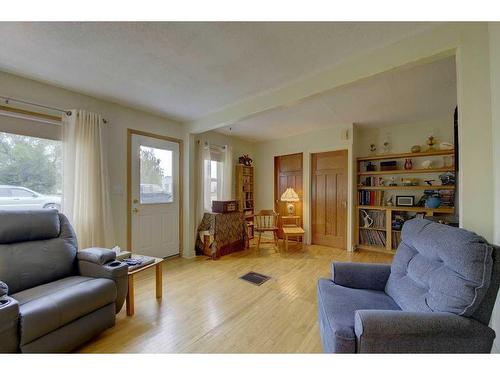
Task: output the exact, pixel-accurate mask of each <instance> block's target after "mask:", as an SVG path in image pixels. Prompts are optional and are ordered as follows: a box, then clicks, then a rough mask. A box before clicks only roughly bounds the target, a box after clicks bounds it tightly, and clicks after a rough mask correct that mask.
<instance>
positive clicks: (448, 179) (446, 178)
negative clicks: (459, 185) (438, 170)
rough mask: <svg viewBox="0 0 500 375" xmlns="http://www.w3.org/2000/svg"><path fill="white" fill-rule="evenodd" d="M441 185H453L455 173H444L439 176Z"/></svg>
mask: <svg viewBox="0 0 500 375" xmlns="http://www.w3.org/2000/svg"><path fill="white" fill-rule="evenodd" d="M439 179H440V180H441V184H442V185H455V173H453V172H445V173H443V174H440V175H439Z"/></svg>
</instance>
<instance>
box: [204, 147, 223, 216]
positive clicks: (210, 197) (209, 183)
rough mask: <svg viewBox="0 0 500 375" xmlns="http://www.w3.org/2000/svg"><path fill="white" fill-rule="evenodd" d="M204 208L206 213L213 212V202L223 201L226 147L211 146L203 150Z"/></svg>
mask: <svg viewBox="0 0 500 375" xmlns="http://www.w3.org/2000/svg"><path fill="white" fill-rule="evenodd" d="M202 152H204V155H203V158H204V164H203V181H204V183H203V198H202V199H203V207H204V210H205V211H208V212H210V211H212V202H213V201H215V200H223V199H224V198H223V191H224V187H223V185H224V183H223V178H224V176H223V172H224V166H225V163H224V160H225V158H226V149H225V147H219V146H213V145H212V146H209V147H207V146H206V145H205V147H204V148H203V151H202Z"/></svg>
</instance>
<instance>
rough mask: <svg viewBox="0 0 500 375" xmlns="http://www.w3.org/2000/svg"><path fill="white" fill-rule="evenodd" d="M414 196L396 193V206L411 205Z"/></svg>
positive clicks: (413, 203)
mask: <svg viewBox="0 0 500 375" xmlns="http://www.w3.org/2000/svg"><path fill="white" fill-rule="evenodd" d="M414 205H415V197H414V196H413V195H396V206H405V207H413V206H414Z"/></svg>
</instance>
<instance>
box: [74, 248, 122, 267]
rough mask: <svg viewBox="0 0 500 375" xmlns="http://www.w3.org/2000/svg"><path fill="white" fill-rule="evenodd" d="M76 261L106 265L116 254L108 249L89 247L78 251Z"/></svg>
mask: <svg viewBox="0 0 500 375" xmlns="http://www.w3.org/2000/svg"><path fill="white" fill-rule="evenodd" d="M77 256H78V260H84V261H86V262H90V263H95V264H106V263H108V262H111V261H113V260H115V259H116V253H115V252H114V251H113V250H110V249H104V248H102V247H89V248H87V249H83V250H80V251H78V254H77Z"/></svg>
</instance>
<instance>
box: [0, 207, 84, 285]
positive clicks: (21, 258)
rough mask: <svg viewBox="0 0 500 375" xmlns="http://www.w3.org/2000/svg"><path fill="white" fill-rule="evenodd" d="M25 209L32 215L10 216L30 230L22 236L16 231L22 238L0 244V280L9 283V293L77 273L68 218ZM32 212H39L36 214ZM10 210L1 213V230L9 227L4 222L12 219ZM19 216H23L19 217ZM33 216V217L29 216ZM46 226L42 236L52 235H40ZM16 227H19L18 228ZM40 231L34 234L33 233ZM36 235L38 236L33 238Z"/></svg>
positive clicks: (73, 235) (72, 237)
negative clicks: (45, 232) (55, 221)
mask: <svg viewBox="0 0 500 375" xmlns="http://www.w3.org/2000/svg"><path fill="white" fill-rule="evenodd" d="M44 211H48V213H49V214H50V215H46V213H45V212H44ZM27 212H29V213H31V215H26V216H23V215H18V214H17V213H14V214H13V215H14V216H13V217H14V219H15V220H14V221H15V222H16V223H17V225H19V226H20V228H26V230H27V232H30V233H31V234H26V235H25V236H24V237H22V236H21V235H20V234H19V235H16V236H17V239H21V238H23V239H24V242H15V243H4V244H0V280H2V281H4V282H5V283H6V284H7V285H8V286H9V293H17V292H20V291H22V290H24V289H29V288H33V287H35V286H37V285H41V284H45V283H49V282H52V281H55V280H58V279H60V278H63V277H68V276H72V275H75V274H76V273H77V268H76V266H77V262H76V251H77V242H76V236H75V232H74V231H73V228H71V225H70V224H69V221H68V219H67V218H66V217H65V216H64V215H62V214H58V213H57V212H55V211H54V212H53V211H50V210H41V211H27ZM34 212H37V213H38V214H39V215H38V214H37V215H35V214H34ZM10 214H11V213H10V212H5V213H2V216H3V217H2V219H0V228H3V229H1V230H0V232H4V233H7V229H8V228H11V226H10V225H6V224H5V223H4V221H7V222H8V221H10V220H11V216H10ZM54 215H55V216H54ZM21 217H24V219H25V220H24V221H23V220H21V219H20V218H21ZM35 217H36V219H32V218H35ZM54 217H55V218H56V219H57V224H55V223H54V220H53V219H54ZM41 219H44V220H41ZM40 220H41V221H40ZM45 221H47V223H45ZM35 223H36V224H37V225H35ZM35 227H36V228H37V229H35ZM6 228H7V229H6ZM11 229H12V228H11ZM45 230H47V234H46V236H45V237H53V236H54V235H55V237H54V238H48V239H40V238H42V237H44V236H42V234H41V233H42V232H43V231H45ZM56 230H57V233H56ZM15 231H19V228H17V229H16V230H15ZM39 231H40V233H39V234H38V235H37V236H35V235H34V234H33V233H35V232H39ZM6 236H7V234H6ZM9 238H10V239H12V238H13V237H9ZM35 238H38V239H37V240H34V239H35ZM28 239H31V240H28ZM9 241H10V240H9Z"/></svg>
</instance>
